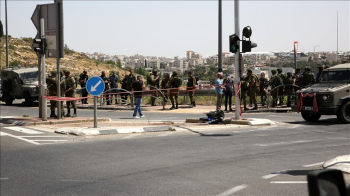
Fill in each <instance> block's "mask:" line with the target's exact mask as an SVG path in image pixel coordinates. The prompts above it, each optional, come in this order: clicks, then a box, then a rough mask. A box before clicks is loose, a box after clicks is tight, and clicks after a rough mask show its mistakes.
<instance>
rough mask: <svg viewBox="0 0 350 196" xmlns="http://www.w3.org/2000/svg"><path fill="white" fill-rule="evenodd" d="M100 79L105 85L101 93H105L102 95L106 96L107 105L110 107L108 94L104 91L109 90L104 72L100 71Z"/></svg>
mask: <svg viewBox="0 0 350 196" xmlns="http://www.w3.org/2000/svg"><path fill="white" fill-rule="evenodd" d="M100 78H101V79H102V80H103V82H104V83H105V89H104V91H103V92H105V93H103V96H106V102H107V105H111V102H110V100H109V92H106V91H108V90H109V82H108V78H107V76H106V72H105V71H102V72H101V76H100Z"/></svg>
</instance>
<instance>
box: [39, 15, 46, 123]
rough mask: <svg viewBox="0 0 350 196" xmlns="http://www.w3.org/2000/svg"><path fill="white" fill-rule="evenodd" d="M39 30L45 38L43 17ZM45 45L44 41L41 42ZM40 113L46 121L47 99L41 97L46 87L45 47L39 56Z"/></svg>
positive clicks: (42, 37)
mask: <svg viewBox="0 0 350 196" xmlns="http://www.w3.org/2000/svg"><path fill="white" fill-rule="evenodd" d="M40 31H41V39H42V40H43V39H45V29H44V19H43V18H41V19H40ZM42 44H43V45H45V42H43V43H42ZM41 62H42V64H41V66H42V67H41V82H42V84H41V86H40V88H41V95H39V96H40V97H41V109H42V111H41V115H42V120H43V121H47V100H46V99H45V98H44V97H43V96H44V94H45V89H46V75H45V73H46V70H45V49H44V50H43V51H42V58H41Z"/></svg>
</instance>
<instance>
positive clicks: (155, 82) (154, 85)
mask: <svg viewBox="0 0 350 196" xmlns="http://www.w3.org/2000/svg"><path fill="white" fill-rule="evenodd" d="M148 84H149V85H151V86H150V88H149V89H150V90H151V94H152V96H151V106H156V103H155V102H156V97H157V94H158V92H157V89H158V88H159V76H158V74H157V70H153V71H152V75H151V76H150V77H149V79H148Z"/></svg>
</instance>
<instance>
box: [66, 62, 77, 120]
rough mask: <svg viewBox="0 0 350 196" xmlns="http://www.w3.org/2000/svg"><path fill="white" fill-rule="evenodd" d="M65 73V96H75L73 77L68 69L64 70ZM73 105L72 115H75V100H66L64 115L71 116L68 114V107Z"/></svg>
mask: <svg viewBox="0 0 350 196" xmlns="http://www.w3.org/2000/svg"><path fill="white" fill-rule="evenodd" d="M63 72H64V75H65V80H64V81H65V82H64V84H65V93H66V97H75V91H74V90H75V88H76V86H75V79H74V77H73V76H71V75H70V71H69V70H68V69H66V70H64V71H63ZM71 105H72V106H73V109H74V114H73V116H72V117H77V105H76V104H75V101H67V114H66V115H65V116H64V117H71V115H70V107H71Z"/></svg>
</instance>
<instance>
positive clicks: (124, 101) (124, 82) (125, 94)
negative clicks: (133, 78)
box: [121, 75, 129, 103]
mask: <svg viewBox="0 0 350 196" xmlns="http://www.w3.org/2000/svg"><path fill="white" fill-rule="evenodd" d="M128 77H129V75H125V76H124V79H123V80H122V81H121V84H122V89H124V90H127V88H128V87H127V86H128ZM128 95H129V94H128V93H126V92H125V91H123V93H122V94H121V97H122V103H126V100H127V99H128Z"/></svg>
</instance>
